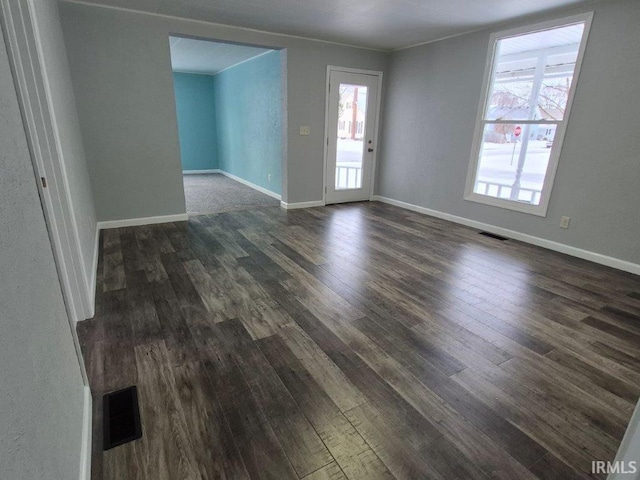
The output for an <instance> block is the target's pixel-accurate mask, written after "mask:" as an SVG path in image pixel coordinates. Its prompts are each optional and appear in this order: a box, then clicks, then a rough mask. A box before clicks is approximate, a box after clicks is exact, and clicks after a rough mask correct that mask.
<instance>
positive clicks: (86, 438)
mask: <svg viewBox="0 0 640 480" xmlns="http://www.w3.org/2000/svg"><path fill="white" fill-rule="evenodd" d="M92 438H93V402H92V399H91V389H90V388H89V386H87V385H85V387H84V412H83V415H82V448H81V450H80V455H81V456H80V480H91V440H92Z"/></svg>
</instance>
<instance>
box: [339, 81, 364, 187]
mask: <svg viewBox="0 0 640 480" xmlns="http://www.w3.org/2000/svg"><path fill="white" fill-rule="evenodd" d="M339 88H340V90H339V100H338V102H339V103H338V132H337V134H338V147H337V154H336V184H335V189H336V190H345V189H358V188H362V162H363V155H364V137H365V132H366V116H367V87H366V86H363V85H350V84H346V83H341V84H340V87H339Z"/></svg>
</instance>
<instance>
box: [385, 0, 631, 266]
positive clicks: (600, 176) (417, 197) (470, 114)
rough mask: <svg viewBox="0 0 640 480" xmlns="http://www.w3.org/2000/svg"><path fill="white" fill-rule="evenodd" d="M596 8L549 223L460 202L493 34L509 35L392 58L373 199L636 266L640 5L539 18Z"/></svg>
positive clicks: (452, 42) (462, 40)
mask: <svg viewBox="0 0 640 480" xmlns="http://www.w3.org/2000/svg"><path fill="white" fill-rule="evenodd" d="M590 10H592V11H594V12H595V15H594V19H593V26H592V29H591V34H590V37H589V41H588V45H587V50H586V55H585V58H584V62H583V65H582V73H581V75H580V80H579V82H578V85H577V90H576V96H575V101H574V103H573V109H572V112H571V118H570V119H569V123H568V129H567V134H566V137H565V142H564V146H563V149H562V155H561V157H560V162H559V166H558V172H557V176H556V180H555V184H554V188H553V193H552V195H551V201H550V204H549V210H548V213H547V216H546V218H543V217H536V216H533V215H527V214H523V213H518V212H514V211H509V210H504V209H500V208H496V207H491V206H486V205H480V204H477V203H472V202H468V201H465V200H463V197H464V188H465V180H466V176H467V168H468V165H469V160H470V156H471V146H472V145H471V144H472V141H473V131H474V127H475V119H476V114H477V110H478V105H479V102H480V95H481V89H482V80H483V75H484V68H485V60H486V56H487V50H488V48H489V35H490V33H491V32H492V31H499V30H502V29H504V28H507V27H498V28H494V29H491V30H485V31H482V32H478V33H473V34H469V35H464V36H460V37H456V38H452V39H448V40H443V41H439V42H435V43H431V44H427V45H424V46H421V47H415V48H411V49H407V50H402V51H398V52H395V53H394V54H393V55H392V57H391V61H390V64H389V68H388V71H389V74H388V76H387V82H388V83H387V95H386V110H385V117H384V122H383V142H382V158H381V161H380V164H379V168H378V178H377V187H376V193H377V194H379V195H382V196H384V197H390V198H393V199H396V200H400V201H404V202H408V203H411V204H415V205H419V206H422V207H426V208H429V209H433V210H438V211H441V212H445V213H448V214H452V215H457V216H460V217H464V218H468V219H472V220H475V221H479V222H484V223H488V224H491V225H495V226H499V227H502V228H507V229H511V230H515V231H518V232H522V233H525V234H529V235H534V236H537V237H541V238H544V239H548V240H551V241H555V242H559V243H563V244H566V245H570V246H573V247H577V248H581V249H585V250H589V251H593V252H597V253H600V254H604V255H608V256H612V257H616V258H619V259H622V260H626V261H630V262H634V263H640V244H639V243H638V235H640V215H638V209H639V208H640V188H639V187H640V136H639V135H638V134H637V131H638V127H637V116H638V112H640V82H639V81H638V79H639V78H640V49H638V45H640V27H639V25H640V2H637V1H636V0H621V1H612V2H600V3H597V4H595V5H593V6H592V7H591V8H590V9H587V8H582V9H572V10H567V11H565V12H563V13H562V14H558V15H555V16H553V17H551V16H549V15H546V16H544V17H539V18H537V19H535V21H540V20H545V19H549V18H554V17H561V16H566V15H570V14H575V13H579V12H583V11H590ZM533 22H534V21H531V22H520V24H526V23H533ZM512 25H518V24H512ZM563 215H567V216H570V217H571V227H570V228H569V229H568V230H563V229H561V228H560V217H561V216H563Z"/></svg>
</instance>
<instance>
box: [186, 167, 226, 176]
mask: <svg viewBox="0 0 640 480" xmlns="http://www.w3.org/2000/svg"><path fill="white" fill-rule="evenodd" d="M204 173H222V172H221V171H220V170H219V169H217V168H214V169H212V170H183V171H182V174H183V175H202V174H204Z"/></svg>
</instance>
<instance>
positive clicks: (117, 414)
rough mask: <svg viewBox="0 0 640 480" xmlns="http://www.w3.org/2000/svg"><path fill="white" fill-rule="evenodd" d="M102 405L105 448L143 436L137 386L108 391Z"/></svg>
mask: <svg viewBox="0 0 640 480" xmlns="http://www.w3.org/2000/svg"><path fill="white" fill-rule="evenodd" d="M102 405H103V415H104V416H103V418H104V425H103V429H104V445H103V450H109V449H111V448H113V447H117V446H118V445H122V444H124V443H127V442H130V441H132V440H136V439H138V438H140V437H141V436H142V426H141V425H140V409H139V407H138V390H137V388H136V387H135V386H133V387H127V388H125V389H123V390H118V391H117V392H111V393H107V394H106V395H105V396H104V397H103V398H102Z"/></svg>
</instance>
